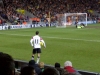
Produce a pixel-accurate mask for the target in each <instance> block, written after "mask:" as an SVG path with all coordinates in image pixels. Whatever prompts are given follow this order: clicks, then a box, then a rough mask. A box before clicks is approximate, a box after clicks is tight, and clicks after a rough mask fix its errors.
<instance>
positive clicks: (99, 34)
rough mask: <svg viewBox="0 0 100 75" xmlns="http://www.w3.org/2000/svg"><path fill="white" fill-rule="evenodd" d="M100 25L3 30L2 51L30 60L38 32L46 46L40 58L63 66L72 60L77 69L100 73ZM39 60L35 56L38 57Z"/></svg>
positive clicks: (0, 32)
mask: <svg viewBox="0 0 100 75" xmlns="http://www.w3.org/2000/svg"><path fill="white" fill-rule="evenodd" d="M99 25H100V24H95V25H88V26H87V27H86V28H83V29H76V28H75V27H66V28H55V27H48V28H31V29H15V30H1V31H0V52H5V53H8V54H10V55H11V56H12V57H13V58H14V59H20V60H25V61H29V60H30V59H31V55H32V47H31V45H30V42H29V41H30V39H31V37H32V36H33V35H35V31H36V30H38V31H39V32H40V36H41V37H42V38H43V39H44V40H45V42H46V45H47V48H43V47H42V54H41V60H40V61H43V62H44V63H45V64H49V65H54V63H55V62H59V63H60V64H61V66H62V67H63V66H64V62H65V61H66V60H70V61H72V63H73V66H74V67H75V68H76V69H78V70H85V71H93V72H100V64H99V63H100V26H99ZM35 59H36V58H35Z"/></svg>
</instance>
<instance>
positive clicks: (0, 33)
mask: <svg viewBox="0 0 100 75" xmlns="http://www.w3.org/2000/svg"><path fill="white" fill-rule="evenodd" d="M0 34H4V35H15V36H30V38H31V37H32V35H20V34H7V33H0ZM42 37H45V38H54V39H67V40H68V39H69V40H80V41H87V42H100V40H86V39H75V38H61V37H49V36H42Z"/></svg>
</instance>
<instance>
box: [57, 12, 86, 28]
mask: <svg viewBox="0 0 100 75" xmlns="http://www.w3.org/2000/svg"><path fill="white" fill-rule="evenodd" d="M56 16H57V26H56V27H67V26H74V25H75V22H78V25H80V24H82V23H83V24H84V25H85V26H87V13H65V14H57V15H56Z"/></svg>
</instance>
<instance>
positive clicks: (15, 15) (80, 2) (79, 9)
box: [0, 0, 100, 24]
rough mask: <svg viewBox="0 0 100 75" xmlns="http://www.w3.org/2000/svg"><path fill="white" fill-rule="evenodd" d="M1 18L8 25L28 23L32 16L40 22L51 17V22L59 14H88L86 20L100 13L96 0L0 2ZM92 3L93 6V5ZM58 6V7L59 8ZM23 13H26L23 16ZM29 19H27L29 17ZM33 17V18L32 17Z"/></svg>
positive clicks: (94, 17) (18, 0) (12, 0)
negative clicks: (6, 21)
mask: <svg viewBox="0 0 100 75" xmlns="http://www.w3.org/2000/svg"><path fill="white" fill-rule="evenodd" d="M1 1H2V2H1V4H2V6H1V7H0V9H2V10H1V14H0V15H1V16H2V17H3V18H4V19H6V20H8V21H9V22H10V23H14V24H16V22H17V23H18V22H20V23H21V22H22V21H23V20H24V21H29V18H30V17H31V16H32V15H34V16H36V17H37V18H40V19H41V21H43V22H44V21H46V20H47V18H48V17H51V21H56V16H55V15H56V14H58V13H59V14H60V13H62V14H63V13H88V20H91V19H92V20H94V19H98V17H100V15H99V14H97V13H95V11H100V8H99V6H100V5H99V1H98V0H91V1H89V0H88V1H87V0H55V1H54V0H49V1H48V0H28V1H27V0H11V1H10V0H1ZM93 3H94V4H93ZM59 5H60V6H59ZM25 11H27V12H28V13H27V14H25ZM49 13H50V16H49ZM28 15H29V16H30V15H31V16H30V17H29V16H28ZM34 16H33V17H34Z"/></svg>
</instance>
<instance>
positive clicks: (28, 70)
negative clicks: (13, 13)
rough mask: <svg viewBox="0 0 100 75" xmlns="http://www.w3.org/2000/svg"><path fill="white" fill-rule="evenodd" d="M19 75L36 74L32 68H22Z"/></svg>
mask: <svg viewBox="0 0 100 75" xmlns="http://www.w3.org/2000/svg"><path fill="white" fill-rule="evenodd" d="M20 75H37V74H36V72H35V69H34V68H33V67H32V66H24V67H23V68H21V74H20Z"/></svg>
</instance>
